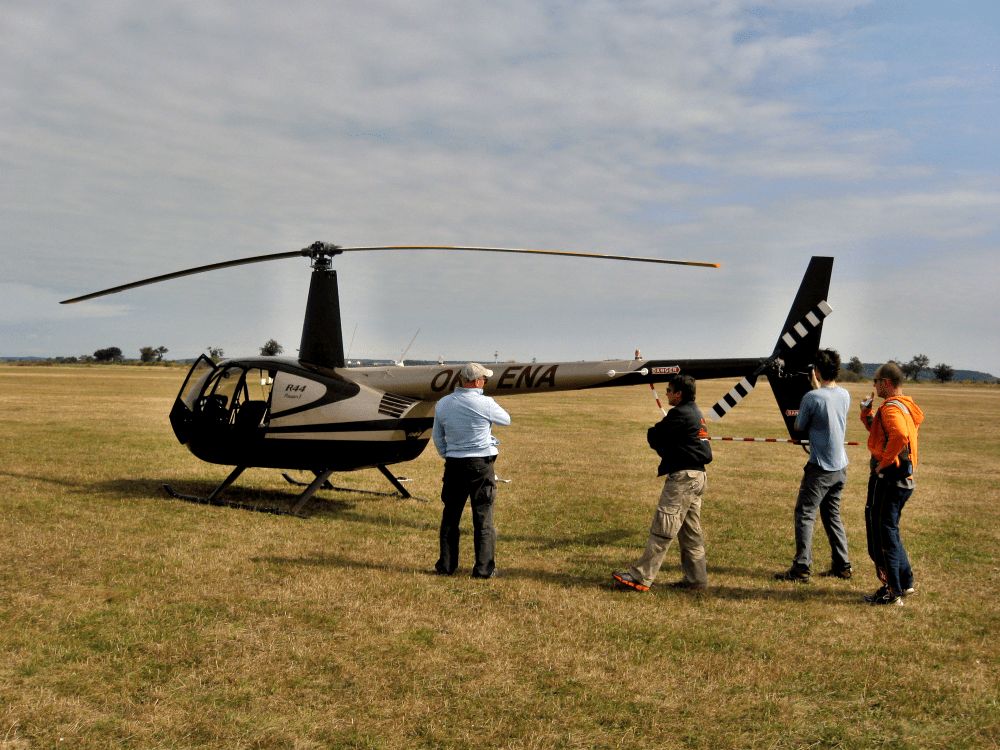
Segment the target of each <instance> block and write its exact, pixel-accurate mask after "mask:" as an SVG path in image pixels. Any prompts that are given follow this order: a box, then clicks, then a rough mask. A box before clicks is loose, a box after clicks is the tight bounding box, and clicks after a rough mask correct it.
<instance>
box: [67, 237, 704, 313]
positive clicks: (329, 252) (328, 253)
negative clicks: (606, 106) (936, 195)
mask: <svg viewBox="0 0 1000 750" xmlns="http://www.w3.org/2000/svg"><path fill="white" fill-rule="evenodd" d="M372 250H457V251H472V252H483V253H524V254H532V255H562V256H566V257H571V258H602V259H605V260H630V261H634V262H637V263H665V264H669V265H675V266H701V267H703V268H719V264H718V263H704V262H701V261H693V260H664V259H662V258H642V257H638V256H632V255H608V254H603V253H578V252H570V251H567V250H532V249H527V248H516V247H471V246H459V245H382V246H378V247H340V246H338V245H332V244H329V243H325V242H316V243H314V244H313V245H310V246H309V247H307V248H304V249H302V250H291V251H289V252H284V253H269V254H267V255H254V256H251V257H249V258H239V259H237V260H226V261H222V262H221V263H209V264H208V265H204V266H196V267H195V268H188V269H185V270H183V271H174V272H173V273H164V274H160V275H159V276H151V277H150V278H148V279H140V280H139V281H133V282H131V283H128V284H120V285H118V286H113V287H110V288H108V289H102V290H101V291H99V292H91V293H90V294H84V295H81V296H79V297H73V298H72V299H64V300H63V301H62V302H60V304H62V305H71V304H73V303H74V302H84V301H86V300H89V299H94V298H95V297H103V296H105V295H108V294H116V293H118V292H124V291H127V290H129V289H135V288H136V287H140V286H146V285H147V284H156V283H159V282H161V281H170V280H171V279H179V278H181V277H182V276H192V275H194V274H196V273H205V272H206V271H218V270H220V269H223V268H232V267H233V266H243V265H247V264H249V263H263V262H264V261H268V260H281V259H283V258H295V257H312V258H313V259H314V260H315V259H316V258H317V257H320V256H324V257H326V258H330V257H332V256H333V255H339V254H340V253H354V252H366V251H372Z"/></svg>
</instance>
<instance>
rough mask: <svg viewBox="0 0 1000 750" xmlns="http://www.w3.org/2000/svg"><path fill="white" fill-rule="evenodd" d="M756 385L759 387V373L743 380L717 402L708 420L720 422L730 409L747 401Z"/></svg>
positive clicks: (710, 411) (709, 412)
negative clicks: (744, 400)
mask: <svg viewBox="0 0 1000 750" xmlns="http://www.w3.org/2000/svg"><path fill="white" fill-rule="evenodd" d="M755 385H757V373H754V374H753V375H751V376H750V377H748V378H741V379H740V382H739V383H737V384H736V385H734V386H733V387H732V388H731V389H730V390H729V393H727V394H726V395H725V396H723V397H722V398H720V399H719V400H718V401H716V402H715V404H714V405H713V406H712V408H711V409H709V410H708V418H709V419H710V420H712V421H713V422H718V421H719V420H720V419H722V418H723V417H724V416H726V415H727V414H728V413H729V411H730V409H732V408H733V407H735V406H736V405H737V404H738V403H739V402H740V401H742V400H743V399H745V398H746V397H747V395H748V394H749V393H750V391H752V390H753V389H754V386H755Z"/></svg>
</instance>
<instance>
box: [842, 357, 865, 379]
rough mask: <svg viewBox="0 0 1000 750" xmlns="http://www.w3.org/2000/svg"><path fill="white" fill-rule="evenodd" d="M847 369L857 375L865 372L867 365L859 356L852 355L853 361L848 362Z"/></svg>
mask: <svg viewBox="0 0 1000 750" xmlns="http://www.w3.org/2000/svg"><path fill="white" fill-rule="evenodd" d="M845 369H846V370H847V371H848V372H853V373H854V374H855V375H860V374H861V373H863V372H864V370H865V366H864V364H863V363H862V362H861V360H860V359H859V358H858V357H851V361H850V362H848V363H847V367H846V368H845Z"/></svg>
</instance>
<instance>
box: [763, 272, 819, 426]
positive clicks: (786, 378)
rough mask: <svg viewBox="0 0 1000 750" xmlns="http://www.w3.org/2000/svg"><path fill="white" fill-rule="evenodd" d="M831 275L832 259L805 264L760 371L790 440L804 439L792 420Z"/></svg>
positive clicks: (805, 384) (805, 381)
mask: <svg viewBox="0 0 1000 750" xmlns="http://www.w3.org/2000/svg"><path fill="white" fill-rule="evenodd" d="M832 273H833V258H828V257H820V256H813V258H812V259H811V260H810V261H809V267H808V268H807V269H806V272H805V275H804V276H803V277H802V283H801V284H800V285H799V291H798V293H797V294H796V295H795V299H794V300H793V301H792V307H791V309H790V310H789V311H788V317H787V318H786V319H785V325H784V327H783V328H782V330H781V335H780V336H779V337H778V342H777V343H776V344H775V345H774V351H773V352H772V353H771V357H770V358H769V359H768V362H767V369H766V370H765V371H764V372H765V373H766V374H767V379H768V382H770V384H771V390H772V391H773V392H774V398H775V399H776V400H777V402H778V409H779V410H780V411H781V417H782V419H784V420H785V427H786V428H787V429H788V434H789V436H790V437H791V438H792V439H793V440H804V439H806V437H807V436H806V435H805V434H803V433H800V432H796V430H795V417H796V416H797V415H798V413H799V404H800V403H801V401H802V397H803V396H804V395H805V394H806V392H807V391H808V390H809V389H810V385H809V374H810V372H811V371H812V364H813V361H814V360H815V357H816V352H818V351H819V346H820V338H821V336H822V334H823V320H824V319H825V318H826V316H827V315H829V314H830V313H831V312H832V308H831V307H830V305H829V304H828V303H827V301H826V298H827V296H828V294H829V292H830V276H831V275H832Z"/></svg>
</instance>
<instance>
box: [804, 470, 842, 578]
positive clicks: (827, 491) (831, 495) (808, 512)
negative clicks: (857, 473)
mask: <svg viewBox="0 0 1000 750" xmlns="http://www.w3.org/2000/svg"><path fill="white" fill-rule="evenodd" d="M846 482H847V469H840V470H839V471H826V470H825V469H821V468H820V467H819V466H817V465H816V464H814V463H812V462H809V463H807V464H806V466H805V468H804V469H803V470H802V483H801V484H800V485H799V497H798V499H797V500H796V501H795V559H794V560H793V561H792V564H793V565H794V566H795V567H796V568H799V569H804V570H810V569H811V567H812V539H813V527H814V526H815V524H816V511H817V510H819V515H820V518H821V519H822V521H823V529H824V530H825V531H826V537H827V539H828V540H829V541H830V558H831V565H830V567H831V568H832V569H833V570H844V569H845V568H849V567H851V561H850V558H849V557H848V554H847V531H846V530H845V529H844V522H843V520H841V518H840V497H841V495H843V493H844V484H846Z"/></svg>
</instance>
